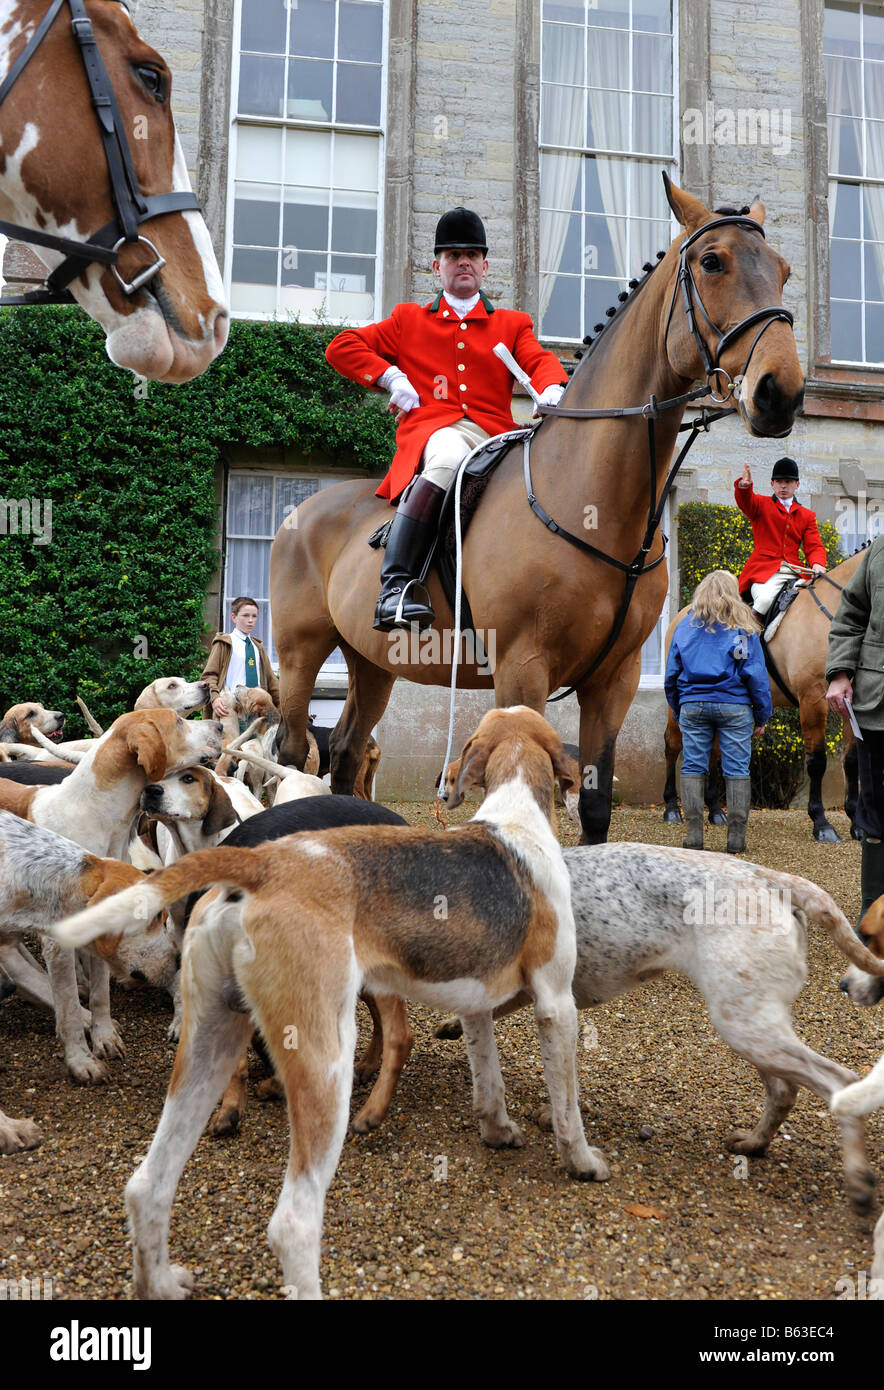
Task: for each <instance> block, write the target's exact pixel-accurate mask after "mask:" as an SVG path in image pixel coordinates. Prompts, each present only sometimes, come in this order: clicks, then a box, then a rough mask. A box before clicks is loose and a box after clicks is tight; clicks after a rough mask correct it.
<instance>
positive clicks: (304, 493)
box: [231, 478, 319, 531]
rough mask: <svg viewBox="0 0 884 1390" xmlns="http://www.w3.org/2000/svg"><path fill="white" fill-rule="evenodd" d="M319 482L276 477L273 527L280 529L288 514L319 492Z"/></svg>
mask: <svg viewBox="0 0 884 1390" xmlns="http://www.w3.org/2000/svg"><path fill="white" fill-rule="evenodd" d="M231 481H232V479H231ZM318 490H319V489H318V483H317V480H316V479H315V478H277V479H276V502H275V516H274V518H273V527H274V530H275V531H278V530H279V528H280V526H281V525H282V523H283V522H284V521H285V519H286V517H287V516H290V515H291V513H292V512H293V511H294V509H295V507H298V506H300V504H301V503H302V502H304V501H305V500H306V499H307V498H308V497H312V496H313V494H314V492H317V491H318Z"/></svg>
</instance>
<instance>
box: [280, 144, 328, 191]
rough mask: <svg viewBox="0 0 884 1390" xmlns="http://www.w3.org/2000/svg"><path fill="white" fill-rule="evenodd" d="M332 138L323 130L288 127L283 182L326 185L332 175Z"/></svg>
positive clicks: (310, 185) (314, 185) (315, 186)
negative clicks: (289, 128)
mask: <svg viewBox="0 0 884 1390" xmlns="http://www.w3.org/2000/svg"><path fill="white" fill-rule="evenodd" d="M338 138H340V137H338ZM331 142H332V138H331V135H330V134H329V133H328V132H326V131H324V130H287V131H286V134H285V180H286V183H297V184H306V185H307V186H308V187H313V188H328V185H329V182H330V179H331Z"/></svg>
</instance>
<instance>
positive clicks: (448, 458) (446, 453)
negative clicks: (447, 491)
mask: <svg viewBox="0 0 884 1390" xmlns="http://www.w3.org/2000/svg"><path fill="white" fill-rule="evenodd" d="M490 438H491V436H490V435H489V434H486V433H485V431H484V430H483V429H482V427H481V426H480V425H476V424H474V423H473V421H472V420H458V421H456V423H455V424H453V425H446V426H445V428H444V429H441V430H436V432H435V434H431V435H430V437H429V439H428V440H427V442H426V444H425V445H424V452H423V455H422V458H423V468H422V469H421V473H422V475H423V477H425V478H429V480H430V482H431V483H435V484H436V486H437V487H447V486H448V484H449V483H450V482H451V475H452V473H453V472H454V470H455V468H457V466H458V464H459V463H462V462H463V460H464V459H465V458H466V456H467V454H471V453H472V452H473V450H474V449H475V448H476V446H477V445H478V444H481V443H482V441H483V440H485V439H490Z"/></svg>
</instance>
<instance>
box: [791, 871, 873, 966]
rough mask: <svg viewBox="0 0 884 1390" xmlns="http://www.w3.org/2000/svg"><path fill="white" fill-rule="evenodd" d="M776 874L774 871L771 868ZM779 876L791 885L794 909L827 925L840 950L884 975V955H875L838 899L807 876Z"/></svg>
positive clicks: (826, 927) (813, 920) (819, 924)
mask: <svg viewBox="0 0 884 1390" xmlns="http://www.w3.org/2000/svg"><path fill="white" fill-rule="evenodd" d="M770 872H771V874H772V875H773V874H774V871H773V870H771V871H770ZM775 877H776V878H777V879H778V880H779V879H782V878H786V879H787V880H788V885H789V893H790V896H791V903H792V908H793V910H794V909H795V908H796V907H797V908H798V910H799V911H800V912H802V913H804V915H805V917H806V918H807V920H808V921H810V922H813V923H814V924H815V925H816V926H819V927H823V929H824V930H825V931H827V932H828V933H829V935H830V937H831V938H832V940H833V941H834V943H835V945H836V946H837V947H838V950H839V951H841V952H842V953H843V954H844V955H845V956H846V957H847V959H848V960H849V961H851V962H852V963H853V964H854V965H856V966H858V967H859V969H860V970H864V971H865V972H866V974H867V975H884V960H882V959H881V957H880V956H874V955H872V952H871V951H870V950H868V949H867V947H865V946H864V945H863V943H862V942H861V941H860V939H859V937H858V936H856V935H855V933H854V930H853V928H852V927H851V925H850V923H849V922H848V920H847V918H846V917H845V916H844V913H843V912H842V911H841V909H840V908H839V907H838V906H837V904H836V903H835V902H833V900H832V899H831V898H830V897H829V894H828V893H826V892H824V890H823V889H822V888H818V887H817V885H816V884H815V883H811V882H810V880H809V879H807V878H798V877H797V876H796V875H794V874H785V875H783V874H776V875H775Z"/></svg>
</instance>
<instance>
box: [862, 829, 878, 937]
mask: <svg viewBox="0 0 884 1390" xmlns="http://www.w3.org/2000/svg"><path fill="white" fill-rule="evenodd" d="M860 874H861V879H860V881H861V885H862V895H863V896H862V907H861V909H860V914H859V920H860V925H861V924H862V919H863V918H864V917H865V915H866V913H867V912H868V910H869V908H870V907H871V906H872V903H873V902H874V901H875V899H876V898H880V896H881V894H882V893H884V842H882V841H881V840H870V839H869V837H868V835H864V836H863V845H862V868H861V870H860Z"/></svg>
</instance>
